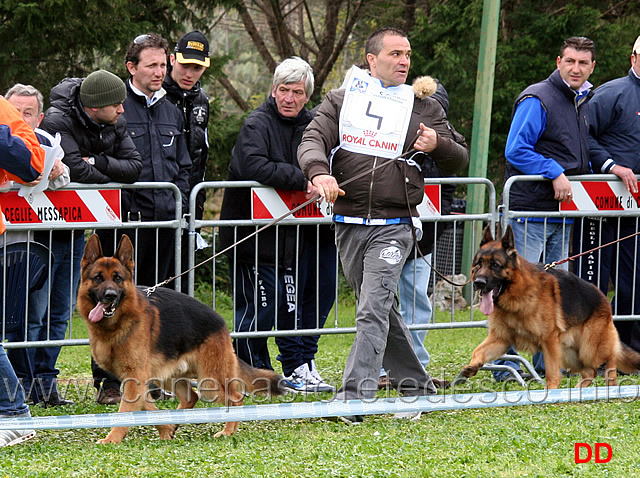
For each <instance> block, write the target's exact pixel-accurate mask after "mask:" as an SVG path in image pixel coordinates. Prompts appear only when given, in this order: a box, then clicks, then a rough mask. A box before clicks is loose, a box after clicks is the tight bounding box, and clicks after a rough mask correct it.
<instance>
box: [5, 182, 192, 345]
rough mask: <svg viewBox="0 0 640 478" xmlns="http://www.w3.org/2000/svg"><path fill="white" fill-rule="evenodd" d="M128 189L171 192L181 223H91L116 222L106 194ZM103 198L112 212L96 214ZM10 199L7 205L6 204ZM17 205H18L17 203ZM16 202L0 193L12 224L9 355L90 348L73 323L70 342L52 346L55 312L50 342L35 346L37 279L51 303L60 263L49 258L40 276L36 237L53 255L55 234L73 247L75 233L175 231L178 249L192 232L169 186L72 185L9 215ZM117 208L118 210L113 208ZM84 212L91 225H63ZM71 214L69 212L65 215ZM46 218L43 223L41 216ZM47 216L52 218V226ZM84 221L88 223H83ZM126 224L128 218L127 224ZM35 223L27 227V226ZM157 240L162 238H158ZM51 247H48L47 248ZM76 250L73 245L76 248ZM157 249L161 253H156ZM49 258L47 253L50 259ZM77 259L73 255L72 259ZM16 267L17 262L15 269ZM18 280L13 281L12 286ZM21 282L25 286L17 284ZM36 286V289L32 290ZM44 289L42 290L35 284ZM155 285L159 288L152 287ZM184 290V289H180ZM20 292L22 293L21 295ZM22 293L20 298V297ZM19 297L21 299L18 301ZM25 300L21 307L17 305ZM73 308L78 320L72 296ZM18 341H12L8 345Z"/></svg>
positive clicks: (177, 260) (177, 259)
mask: <svg viewBox="0 0 640 478" xmlns="http://www.w3.org/2000/svg"><path fill="white" fill-rule="evenodd" d="M122 189H168V190H170V191H171V192H172V193H173V197H174V201H175V219H173V220H166V221H145V222H142V221H124V220H121V221H118V220H114V221H112V222H107V221H100V220H99V219H96V221H99V222H95V221H93V220H90V219H89V218H88V216H91V217H93V218H99V217H101V216H103V215H105V214H106V215H110V216H113V211H112V209H111V207H110V206H112V205H113V204H110V201H113V198H106V197H105V196H106V195H107V194H106V193H105V194H103V193H102V191H110V190H122ZM16 193H17V190H12V191H9V192H8V193H7V194H13V195H15V194H16ZM95 194H98V195H99V196H101V197H100V198H99V200H100V201H105V202H106V203H107V204H108V206H106V205H103V204H102V203H100V205H99V206H95V207H103V208H104V210H101V211H95V210H94V211H93V213H99V214H93V213H92V212H91V207H90V206H91V204H90V201H91V200H92V199H91V198H92V196H93V195H95ZM3 199H4V201H3ZM14 201H15V199H14ZM7 204H10V201H9V200H8V197H7V195H5V194H2V193H0V206H1V207H2V213H3V214H4V216H5V218H6V220H5V224H6V227H7V230H6V232H5V234H3V235H2V236H0V241H1V242H0V262H2V265H1V266H0V274H1V275H2V279H1V280H0V287H1V288H2V297H3V299H4V300H3V301H2V307H1V310H0V316H1V317H2V319H3V320H2V323H1V324H0V339H1V340H2V341H3V345H4V347H5V348H7V349H11V348H24V347H27V346H28V347H46V346H63V345H88V344H89V340H88V339H87V338H84V337H77V335H79V334H76V333H74V327H73V321H69V324H68V329H67V333H66V338H65V339H64V340H51V339H49V338H48V337H49V332H50V323H51V322H50V321H51V315H50V308H49V307H47V312H46V315H45V317H44V319H43V320H44V323H45V324H47V325H46V327H47V338H46V339H45V340H36V339H31V340H29V337H28V336H29V328H30V326H31V327H32V328H33V327H34V326H37V323H35V324H34V321H37V318H34V317H33V313H32V314H31V315H32V316H31V317H30V316H29V315H30V314H29V308H30V306H31V305H32V304H31V301H30V297H31V296H32V292H33V285H34V284H32V282H33V279H34V277H33V275H34V274H35V273H40V274H42V273H44V274H45V276H46V277H45V281H44V282H45V283H44V285H43V286H42V287H44V288H45V289H44V292H45V293H46V296H47V301H48V302H50V301H51V286H52V281H53V280H55V279H56V278H55V277H53V276H52V267H53V266H54V263H55V257H54V255H53V254H49V257H45V258H44V259H43V260H42V262H43V263H44V272H43V271H34V270H33V267H32V266H33V264H34V263H35V261H37V258H36V256H34V254H33V253H32V252H33V251H36V250H38V249H42V246H40V245H39V244H38V243H37V242H35V241H34V234H35V233H38V232H39V233H44V234H46V235H48V240H42V239H41V241H42V242H45V244H44V249H46V250H47V251H48V247H50V246H51V241H52V237H53V234H57V235H59V234H64V232H65V231H66V232H68V234H69V242H70V244H73V241H72V237H73V236H72V235H73V233H74V231H84V232H85V233H89V232H91V231H93V230H96V229H100V230H103V231H105V230H111V229H112V230H113V231H114V234H115V232H116V231H117V230H118V229H123V228H126V229H134V230H135V231H136V232H137V231H138V230H140V229H149V228H153V229H159V228H162V229H173V230H175V241H176V245H178V246H179V245H180V242H181V238H182V230H183V229H186V222H185V220H184V219H183V214H182V198H181V194H180V190H179V189H178V187H177V186H176V185H174V184H172V183H168V182H138V183H135V184H119V183H107V184H80V183H71V184H69V185H68V186H67V187H65V188H61V189H59V190H56V191H45V193H38V195H31V196H30V195H27V196H25V197H24V199H23V200H22V201H21V202H15V204H17V205H16V206H15V207H14V208H12V209H11V210H10V209H9V206H8V205H7ZM113 206H114V207H115V205H113ZM74 207H80V208H84V209H82V210H83V211H84V214H85V215H84V216H83V214H82V213H78V215H77V216H76V217H75V219H84V218H85V217H86V218H87V220H82V221H81V220H72V221H69V222H67V221H64V220H60V217H64V215H65V214H70V215H73V213H72V212H70V208H74ZM65 209H66V210H65ZM39 215H40V216H42V217H40V216H39ZM44 216H49V219H50V220H49V221H47V218H45V217H44ZM81 216H82V217H81ZM122 219H124V218H122ZM28 220H30V221H33V222H24V221H28ZM135 236H136V237H132V238H131V239H132V242H133V243H134V248H135V250H137V248H138V247H142V246H141V245H139V244H138V241H137V234H136V235H135ZM156 237H157V236H156ZM18 244H21V247H22V248H23V249H24V251H23V253H22V254H15V253H14V252H12V251H13V250H14V249H15V248H16V247H17V245H18ZM47 246H48V247H47ZM71 247H73V245H71ZM156 249H157V248H156ZM44 254H46V253H44ZM72 255H73V254H72ZM11 261H14V262H13V263H12V262H11ZM174 264H175V268H174V271H175V273H176V274H177V273H178V272H179V271H180V270H181V256H180V248H179V247H176V249H175V256H174ZM20 269H23V270H24V274H23V275H22V276H20V278H19V279H17V278H18V276H17V275H15V272H16V271H19V270H20ZM12 279H15V280H13V282H12ZM17 280H19V281H20V283H16V281H17ZM69 281H70V282H71V283H72V284H73V283H76V282H77V281H78V277H77V276H74V274H73V270H71V273H70V276H69ZM29 284H31V286H30V285H29ZM35 285H39V284H35ZM151 285H153V284H151ZM178 287H179V284H178ZM25 288H26V289H27V290H29V289H32V290H31V291H29V293H26V294H25V293H24V290H25ZM18 289H20V290H18ZM16 290H17V291H18V292H15V291H16ZM16 294H17V295H16ZM16 297H19V301H20V302H21V303H20V304H16V301H17V298H16ZM69 302H70V304H71V307H70V311H69V314H70V316H72V313H73V310H74V307H75V303H74V301H73V294H72V293H71V294H70V297H69ZM9 338H10V339H12V340H11V341H9V342H8V341H7V339H9Z"/></svg>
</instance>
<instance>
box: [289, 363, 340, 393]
mask: <svg viewBox="0 0 640 478" xmlns="http://www.w3.org/2000/svg"><path fill="white" fill-rule="evenodd" d="M282 388H284V389H285V390H288V391H290V392H294V393H303V394H307V393H320V392H333V391H335V388H334V387H332V386H331V385H329V384H328V383H326V382H325V381H324V380H322V377H321V376H320V374H319V373H318V372H317V370H316V375H314V374H312V372H311V370H309V365H308V364H306V363H303V364H302V365H300V366H299V367H298V368H296V369H295V370H294V371H293V372H292V373H291V375H289V376H288V377H284V378H283V379H282Z"/></svg>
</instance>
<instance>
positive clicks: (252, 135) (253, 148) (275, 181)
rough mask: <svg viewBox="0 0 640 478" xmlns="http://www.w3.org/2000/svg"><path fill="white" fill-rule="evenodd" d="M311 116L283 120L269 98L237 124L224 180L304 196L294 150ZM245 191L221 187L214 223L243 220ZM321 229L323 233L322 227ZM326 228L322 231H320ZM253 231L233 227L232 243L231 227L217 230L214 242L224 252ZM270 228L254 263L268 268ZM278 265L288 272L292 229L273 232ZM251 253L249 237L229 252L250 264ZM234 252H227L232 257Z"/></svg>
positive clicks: (248, 204)
mask: <svg viewBox="0 0 640 478" xmlns="http://www.w3.org/2000/svg"><path fill="white" fill-rule="evenodd" d="M311 119H312V115H311V112H309V110H307V109H306V108H303V109H302V111H301V112H300V114H299V115H298V116H297V117H296V118H286V117H284V116H282V115H281V114H280V113H279V112H278V108H277V106H276V102H275V100H274V98H273V97H272V96H271V95H269V97H268V98H267V100H266V101H265V102H264V103H263V104H262V105H260V106H258V108H256V109H255V110H254V111H253V112H251V114H249V116H247V119H246V120H245V121H244V124H243V125H242V129H241V130H240V134H239V135H238V140H237V141H236V144H235V146H234V147H233V152H232V157H231V162H230V163H229V175H228V179H229V180H230V181H239V180H251V181H258V182H260V183H262V184H264V185H266V186H271V187H273V188H278V189H286V190H298V191H304V190H305V189H306V187H307V179H306V178H305V176H304V174H302V170H301V169H300V166H299V165H298V159H297V147H298V144H300V140H301V139H302V133H303V131H304V129H305V128H306V126H307V125H308V124H309V123H310V122H311ZM250 194H251V190H250V189H249V188H227V189H225V192H224V199H223V202H222V211H221V212H220V219H249V218H250V215H251V196H250ZM323 229H325V228H323ZM326 229H328V228H326ZM254 231H255V227H251V226H249V227H239V228H238V237H237V238H234V235H233V228H230V227H223V228H220V243H221V246H222V247H228V246H230V245H231V244H233V242H234V241H235V240H237V239H241V238H243V237H245V236H247V235H249V234H250V233H252V232H254ZM275 238H276V227H270V228H268V229H266V230H265V231H264V232H261V233H260V234H258V262H259V263H261V264H268V265H274V264H275V262H276V255H275V250H276V242H275ZM278 238H279V245H278V251H279V254H280V255H279V257H278V265H279V266H281V267H289V266H291V265H292V264H293V259H294V257H293V256H294V255H295V253H296V250H297V248H296V242H295V241H296V227H295V226H280V227H279V228H278ZM255 250H256V241H255V237H254V238H252V239H249V240H247V241H245V242H243V243H242V244H240V245H238V246H237V247H236V248H235V251H236V252H237V255H236V260H237V261H240V262H244V263H250V264H252V263H253V262H254V257H255ZM233 253H234V249H232V250H231V251H229V253H228V255H229V257H233Z"/></svg>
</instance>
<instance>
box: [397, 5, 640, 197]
mask: <svg viewBox="0 0 640 478" xmlns="http://www.w3.org/2000/svg"><path fill="white" fill-rule="evenodd" d="M430 4H431V10H430V13H429V14H428V15H420V14H418V15H416V18H417V20H416V26H415V28H414V29H413V31H412V32H411V35H410V38H411V46H412V48H413V55H412V66H411V73H412V75H415V76H418V75H422V74H430V75H432V76H435V77H437V78H438V79H439V80H440V81H441V82H442V83H443V84H444V85H445V87H446V88H447V90H448V92H449V96H450V99H451V108H450V110H449V117H450V120H451V122H452V123H453V124H454V125H456V127H459V129H460V131H461V132H462V133H463V134H464V135H465V137H466V138H467V140H468V142H469V144H470V142H471V130H472V120H473V107H474V95H475V82H476V69H477V65H478V51H479V46H480V26H481V19H482V6H483V5H482V4H483V2H482V0H471V1H469V0H448V1H441V2H431V3H430ZM574 35H575V36H587V37H589V38H591V39H592V40H594V42H595V44H596V48H597V57H596V69H595V71H594V74H593V75H592V76H591V78H590V81H591V82H592V83H593V84H594V85H595V86H597V85H599V84H602V83H603V82H605V81H607V80H609V79H612V78H616V77H619V76H623V75H625V74H626V72H627V71H628V70H629V61H628V58H629V55H630V54H631V46H632V45H633V42H634V41H635V39H636V37H637V36H638V35H640V4H638V3H637V2H635V1H632V0H622V1H619V0H618V1H609V0H607V1H604V2H603V1H591V0H588V1H576V0H570V1H563V2H558V1H553V0H518V1H512V0H506V1H505V0H503V1H502V2H501V12H500V27H499V32H498V46H497V52H496V71H495V75H496V76H495V82H494V91H493V106H492V124H491V138H490V152H489V161H488V172H487V173H488V174H487V175H488V177H489V178H491V179H492V180H493V181H494V182H496V183H498V187H499V189H501V186H502V178H503V176H504V165H505V158H504V146H505V144H506V138H507V134H508V131H509V125H510V123H511V110H512V107H513V102H514V100H515V98H516V97H517V96H518V94H519V93H520V92H521V91H522V90H523V89H524V88H525V87H526V86H527V85H529V84H531V83H535V82H537V81H541V80H543V79H545V78H546V77H547V76H549V74H551V72H552V71H553V70H554V69H555V65H556V63H555V61H556V56H557V55H558V52H559V49H560V46H561V44H562V41H563V40H565V39H566V38H568V37H570V36H574Z"/></svg>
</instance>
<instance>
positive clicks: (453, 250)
mask: <svg viewBox="0 0 640 478" xmlns="http://www.w3.org/2000/svg"><path fill="white" fill-rule="evenodd" d="M434 184H435V185H437V184H453V185H468V184H479V185H483V186H485V187H486V189H487V192H488V194H487V195H488V205H489V207H488V208H487V212H486V213H483V214H452V215H443V216H434V215H423V216H421V220H422V221H423V223H434V224H435V227H436V228H438V229H439V230H444V231H445V233H448V234H447V240H448V241H449V244H445V245H443V244H444V243H443V242H441V241H436V242H435V244H434V245H433V253H432V257H433V258H434V259H435V260H436V263H435V264H434V267H435V268H436V269H438V270H439V272H441V273H442V274H443V275H445V276H451V277H453V276H455V275H456V274H459V273H460V272H461V271H460V259H461V248H462V239H463V237H462V236H463V235H462V232H463V230H464V225H465V223H467V222H468V223H471V224H478V225H480V226H481V225H482V224H484V223H490V224H493V225H495V223H496V221H497V215H496V213H495V211H496V193H495V188H494V186H493V184H492V183H491V182H490V181H489V180H488V179H485V178H446V179H445V178H443V179H437V180H435V179H434V180H425V185H434ZM239 187H242V188H265V186H263V185H261V184H260V183H257V182H254V181H233V182H228V181H211V182H203V183H200V184H198V185H197V186H196V187H195V189H194V191H193V192H192V194H191V199H190V211H191V214H190V216H189V218H188V220H189V228H188V229H189V231H190V232H195V231H196V230H203V231H204V230H208V231H210V237H211V243H210V244H209V247H208V248H207V249H205V251H206V252H205V253H204V254H203V256H204V257H207V258H210V257H212V256H217V257H218V258H221V259H220V260H218V261H211V263H212V264H211V273H210V275H209V276H208V279H207V280H208V283H207V284H206V293H208V294H209V295H210V297H211V300H212V302H211V304H210V305H211V306H212V307H213V308H216V307H217V301H219V300H220V296H221V295H222V294H220V284H221V283H225V282H226V284H227V287H226V291H225V292H226V293H228V294H230V295H231V303H232V308H235V305H236V300H235V297H234V295H233V294H234V291H233V287H229V285H228V284H229V283H233V282H234V275H233V274H234V272H233V271H234V269H235V268H236V267H237V263H238V261H237V259H234V258H233V257H232V258H230V259H229V258H227V257H226V256H225V254H220V252H221V250H222V248H221V246H220V244H219V234H218V233H219V230H220V228H222V227H230V228H234V230H236V228H238V227H242V226H250V227H252V228H254V230H257V229H258V228H260V227H262V226H264V225H265V224H268V223H269V220H265V219H256V220H251V219H244V220H220V219H216V220H209V219H207V220H196V219H195V216H194V215H193V211H194V210H195V197H196V195H197V194H198V192H199V191H200V190H202V189H205V190H207V191H208V192H209V193H210V192H211V190H218V191H219V190H221V189H223V188H239ZM278 211H280V212H281V210H278ZM273 217H274V218H278V217H279V215H278V214H276V215H274V216H273ZM330 225H331V219H330V218H329V217H318V218H299V217H298V218H294V217H291V216H290V217H287V218H285V219H282V220H281V221H279V222H278V224H276V225H274V226H272V227H274V228H275V229H276V231H277V232H276V234H280V231H281V228H282V227H295V228H296V244H298V245H299V242H300V240H301V234H300V230H301V228H303V227H305V228H309V227H315V230H316V231H318V228H319V227H329V226H330ZM476 230H481V227H473V228H471V231H472V236H473V237H472V242H473V243H475V244H477V243H478V242H479V239H480V238H479V237H476V232H475V231H476ZM443 235H444V234H443ZM189 237H190V241H189V249H190V252H189V254H188V257H189V264H188V269H192V268H193V267H194V266H195V265H196V264H197V260H196V257H195V234H190V236H189ZM234 237H237V234H234ZM441 239H442V237H441ZM258 244H259V243H258ZM259 247H260V246H259V245H258V246H257V248H259ZM444 248H446V249H448V252H449V253H450V256H451V257H449V261H445V262H447V264H446V266H445V267H440V265H439V263H438V258H439V257H440V253H441V249H444ZM254 260H257V255H256V257H255V258H254ZM315 260H316V261H320V260H325V259H324V258H320V257H318V255H317V254H316V259H315ZM330 260H335V261H338V258H337V257H333V258H331V259H330ZM254 264H255V262H254ZM336 264H337V262H336ZM227 268H230V269H229V270H230V271H232V272H229V271H228V270H226V269H227ZM219 269H224V270H219ZM440 269H441V270H440ZM336 270H337V271H338V277H337V278H336V284H337V286H336V290H335V291H333V293H334V294H335V295H336V296H337V297H344V296H345V290H346V291H348V290H350V289H348V286H347V285H346V284H345V283H344V280H343V278H342V276H341V273H340V268H339V267H336ZM299 272H300V271H299V270H298V268H297V267H294V271H293V275H294V276H295V277H296V278H297V277H298V275H299ZM462 273H463V274H465V276H467V277H468V272H467V271H462ZM195 275H196V271H194V270H191V271H190V272H189V280H188V284H189V286H188V292H189V294H190V295H193V293H194V288H195V283H196V280H195ZM220 276H223V277H222V278H223V280H222V281H221V280H220ZM295 282H296V283H297V281H295ZM430 282H431V288H432V289H433V288H435V286H436V284H437V283H438V282H440V278H439V276H437V275H436V274H435V273H432V275H431V279H430ZM198 285H199V289H198V290H199V291H200V292H203V285H205V284H203V282H202V281H198ZM440 289H442V290H445V291H447V289H448V294H449V297H450V300H451V302H452V303H453V302H455V301H456V299H457V298H459V297H461V296H462V291H461V290H460V288H458V287H455V286H453V285H451V286H449V285H445V286H444V287H442V286H440ZM325 292H326V291H318V292H317V293H318V294H321V293H325ZM258 293H259V291H258V289H257V284H256V288H255V289H254V290H253V294H254V297H257V296H258ZM346 293H347V294H349V293H348V292H346ZM351 296H352V293H351ZM341 306H342V305H341V304H340V301H339V300H338V301H336V302H335V303H334V307H333V309H332V310H333V312H332V314H331V315H330V317H329V318H327V322H326V323H325V325H324V327H319V326H318V325H319V317H318V316H317V315H316V327H314V328H305V329H302V328H299V327H297V326H296V327H294V328H293V329H287V330H279V329H278V327H277V324H276V326H275V327H274V329H273V330H268V331H265V330H263V331H260V330H257V327H256V326H254V327H253V329H252V330H251V331H243V332H239V331H238V330H236V325H235V324H234V325H233V330H232V336H233V337H235V338H249V337H252V338H257V337H279V336H292V335H323V334H325V335H327V334H343V333H355V327H354V326H339V325H338V313H339V309H340V307H341ZM276 307H277V304H276ZM295 307H296V312H297V307H298V301H296V304H295ZM468 313H469V317H468V320H461V319H460V317H461V316H463V315H464V314H466V312H463V313H460V312H458V313H457V314H456V311H455V308H454V307H451V309H450V318H449V320H448V321H446V322H436V321H435V320H434V319H433V318H432V320H431V322H430V323H429V324H426V325H418V324H411V325H409V328H410V329H445V328H465V327H484V326H486V321H485V320H484V316H481V318H479V319H478V318H475V317H474V310H473V308H472V307H470V308H469V309H468ZM433 317H435V315H434V316H433Z"/></svg>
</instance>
